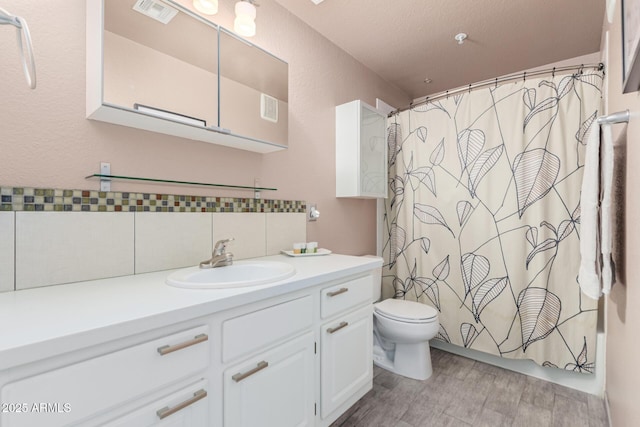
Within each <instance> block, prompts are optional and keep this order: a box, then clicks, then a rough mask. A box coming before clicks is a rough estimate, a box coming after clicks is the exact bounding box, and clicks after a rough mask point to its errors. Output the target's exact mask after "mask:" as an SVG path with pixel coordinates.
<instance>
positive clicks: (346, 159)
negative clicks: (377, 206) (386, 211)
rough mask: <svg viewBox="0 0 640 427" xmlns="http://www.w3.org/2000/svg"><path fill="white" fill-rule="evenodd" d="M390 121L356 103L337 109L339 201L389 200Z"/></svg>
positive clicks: (365, 105) (372, 109)
mask: <svg viewBox="0 0 640 427" xmlns="http://www.w3.org/2000/svg"><path fill="white" fill-rule="evenodd" d="M385 136H386V117H385V115H384V114H383V113H382V112H380V111H378V110H377V109H375V108H373V107H371V106H370V105H367V104H365V103H364V102H362V101H359V100H356V101H352V102H348V103H346V104H342V105H338V106H337V107H336V197H358V198H386V197H387V143H386V138H385Z"/></svg>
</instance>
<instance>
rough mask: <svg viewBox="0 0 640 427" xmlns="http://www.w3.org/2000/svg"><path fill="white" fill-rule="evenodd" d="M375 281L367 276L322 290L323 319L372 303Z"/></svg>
mask: <svg viewBox="0 0 640 427" xmlns="http://www.w3.org/2000/svg"><path fill="white" fill-rule="evenodd" d="M373 280H374V279H373V277H372V276H366V277H361V278H359V279H355V280H350V281H348V282H344V283H341V284H339V285H335V286H331V287H329V288H324V289H322V290H321V291H320V315H321V316H322V318H323V319H326V318H327V317H331V316H333V315H334V314H337V313H340V312H342V311H345V310H348V309H350V308H351V307H354V306H356V305H358V304H361V303H363V302H371V301H372V298H373V285H374V283H373ZM378 286H379V285H378Z"/></svg>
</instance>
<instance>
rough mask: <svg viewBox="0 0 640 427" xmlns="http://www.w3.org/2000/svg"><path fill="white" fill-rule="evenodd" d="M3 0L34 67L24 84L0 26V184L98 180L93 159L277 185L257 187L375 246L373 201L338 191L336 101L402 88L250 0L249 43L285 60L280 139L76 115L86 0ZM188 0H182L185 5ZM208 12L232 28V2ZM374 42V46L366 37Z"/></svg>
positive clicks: (332, 244) (342, 238) (361, 248)
mask: <svg viewBox="0 0 640 427" xmlns="http://www.w3.org/2000/svg"><path fill="white" fill-rule="evenodd" d="M46 3H47V5H46V7H43V5H42V4H41V2H24V1H21V0H5V1H4V2H3V4H2V7H3V8H5V9H7V10H8V11H9V12H11V13H13V14H15V15H20V16H23V17H24V18H26V20H27V22H28V23H29V26H30V29H31V33H32V38H33V42H34V50H35V55H36V65H37V70H38V88H37V89H36V90H35V91H30V90H29V89H28V88H27V86H26V83H25V80H24V77H23V75H22V70H21V68H20V59H19V56H18V51H17V48H16V43H15V34H14V31H13V28H10V27H8V26H2V28H0V52H1V54H2V61H0V147H1V151H0V184H2V185H5V186H31V187H47V188H77V189H97V188H98V184H97V183H96V182H94V181H87V180H85V179H84V177H85V176H86V175H88V174H91V173H96V172H97V171H98V166H99V163H100V162H101V161H108V162H110V163H111V168H112V173H114V174H123V175H125V174H130V175H134V176H145V177H161V178H168V179H178V180H187V181H203V182H215V183H228V184H239V185H253V182H254V178H259V179H260V184H261V185H263V186H267V187H275V188H278V191H275V192H264V193H263V194H262V196H263V197H266V198H275V199H294V200H307V201H308V202H312V203H317V204H318V209H319V210H320V211H321V212H322V217H321V218H320V220H319V221H318V222H316V223H309V225H308V230H307V232H308V234H307V236H308V239H309V240H316V241H318V242H319V243H320V246H321V247H325V248H329V249H331V250H333V251H335V252H340V253H347V254H364V253H374V251H375V242H376V240H375V210H376V209H375V201H370V200H345V199H340V200H338V199H336V198H335V160H334V156H335V148H334V139H335V135H334V134H335V118H334V114H335V113H334V107H335V106H336V105H339V104H342V103H344V102H348V101H351V100H353V99H362V100H364V101H365V102H367V103H369V104H375V98H376V97H379V98H382V99H384V100H385V101H387V102H388V103H390V104H394V105H404V104H408V102H409V99H408V97H407V96H406V95H405V94H404V93H402V92H400V91H399V90H397V89H396V88H394V87H391V86H390V85H389V84H387V83H386V82H384V81H383V80H382V79H380V78H379V77H378V76H377V75H375V74H374V73H372V72H371V71H369V70H368V69H367V68H365V67H364V66H363V65H361V64H360V63H358V62H357V61H355V60H354V59H353V58H352V57H351V56H349V55H347V54H346V53H345V52H344V51H342V50H340V49H338V48H337V47H336V46H335V45H333V44H331V43H330V42H329V41H328V40H326V39H325V38H323V37H322V36H320V35H319V34H317V33H316V32H314V31H313V30H311V29H310V28H309V27H308V26H306V25H305V24H303V23H302V22H301V21H300V20H298V19H297V18H295V17H294V16H293V15H292V14H290V13H289V12H288V11H286V10H284V9H283V8H282V7H281V6H279V5H278V4H277V3H275V1H273V0H263V1H261V2H260V7H259V8H258V18H257V20H256V23H257V26H258V35H257V36H256V37H255V38H254V39H253V40H252V41H253V42H254V43H256V44H257V45H259V46H261V47H263V48H264V49H266V50H268V51H270V52H272V53H273V54H275V55H276V56H279V57H281V58H282V59H284V60H285V61H287V62H288V63H289V108H290V110H289V111H290V112H289V147H290V148H289V149H288V150H285V151H283V152H278V153H273V154H267V155H260V154H255V153H250V152H245V151H240V150H234V149H229V148H224V147H218V146H214V145H211V144H207V143H203V142H195V141H190V140H185V139H180V138H176V137H171V136H166V135H159V134H155V133H151V132H145V131H140V130H136V129H129V128H125V127H121V126H116V125H110V124H106V123H102V122H95V121H90V120H86V119H85V1H84V0H48V1H47V2H46ZM188 3H190V2H186V1H185V4H188ZM220 7H221V12H220V14H219V15H217V18H216V20H217V22H218V23H220V24H221V25H223V26H225V27H228V28H231V26H232V14H233V12H232V8H233V2H228V4H227V2H220ZM372 48H375V47H372ZM112 188H113V189H114V190H115V191H153V192H164V193H178V194H180V193H183V194H195V195H221V196H229V195H234V196H237V197H251V196H252V193H246V192H244V193H237V192H236V193H229V192H224V191H216V192H215V194H212V193H211V191H208V190H204V189H200V188H196V187H194V188H189V187H167V186H158V185H151V186H149V185H147V186H143V185H139V184H131V183H124V182H117V183H114V185H113V187H112Z"/></svg>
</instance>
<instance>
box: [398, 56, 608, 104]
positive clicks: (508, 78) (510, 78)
mask: <svg viewBox="0 0 640 427" xmlns="http://www.w3.org/2000/svg"><path fill="white" fill-rule="evenodd" d="M585 68H593V69H595V70H598V71H602V70H604V64H603V63H602V62H600V63H598V64H588V65H585V64H580V65H570V66H566V67H553V68H547V69H544V70H537V71H530V72H527V71H525V72H522V73H517V74H511V75H508V76H503V77H496V78H495V79H489V80H482V81H480V82H477V83H472V84H470V85H467V86H460V87H458V88H456V89H453V90H446V91H443V92H440V93H437V94H435V95H430V96H427V97H426V98H425V99H424V100H423V101H420V102H415V103H414V102H412V103H411V104H409V105H408V106H406V107H402V108H398V109H397V110H394V111H392V112H391V113H389V116H388V117H391V116H393V115H396V114H398V113H400V112H402V111H406V110H409V109H411V108H413V107H415V106H416V105H422V104H427V103H429V102H432V101H435V100H437V99H440V98H445V97H448V96H449V95H456V94H458V93H461V92H465V91H471V89H477V88H480V87H485V86H491V85H497V84H498V83H502V82H507V81H513V80H520V79H523V80H526V79H527V77H535V76H539V75H543V74H551V75H555V74H556V73H562V72H564V71H572V70H577V71H578V72H580V73H581V72H582V71H583V70H584V69H585Z"/></svg>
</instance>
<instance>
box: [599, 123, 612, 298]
mask: <svg viewBox="0 0 640 427" xmlns="http://www.w3.org/2000/svg"><path fill="white" fill-rule="evenodd" d="M600 130H601V131H602V142H601V144H602V165H601V167H600V170H601V173H602V189H603V192H602V204H601V205H600V233H601V237H600V252H601V253H602V293H603V294H608V293H609V291H611V285H613V282H614V276H613V271H612V264H613V260H612V258H611V192H612V191H613V138H612V136H611V125H602V126H601V128H600Z"/></svg>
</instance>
